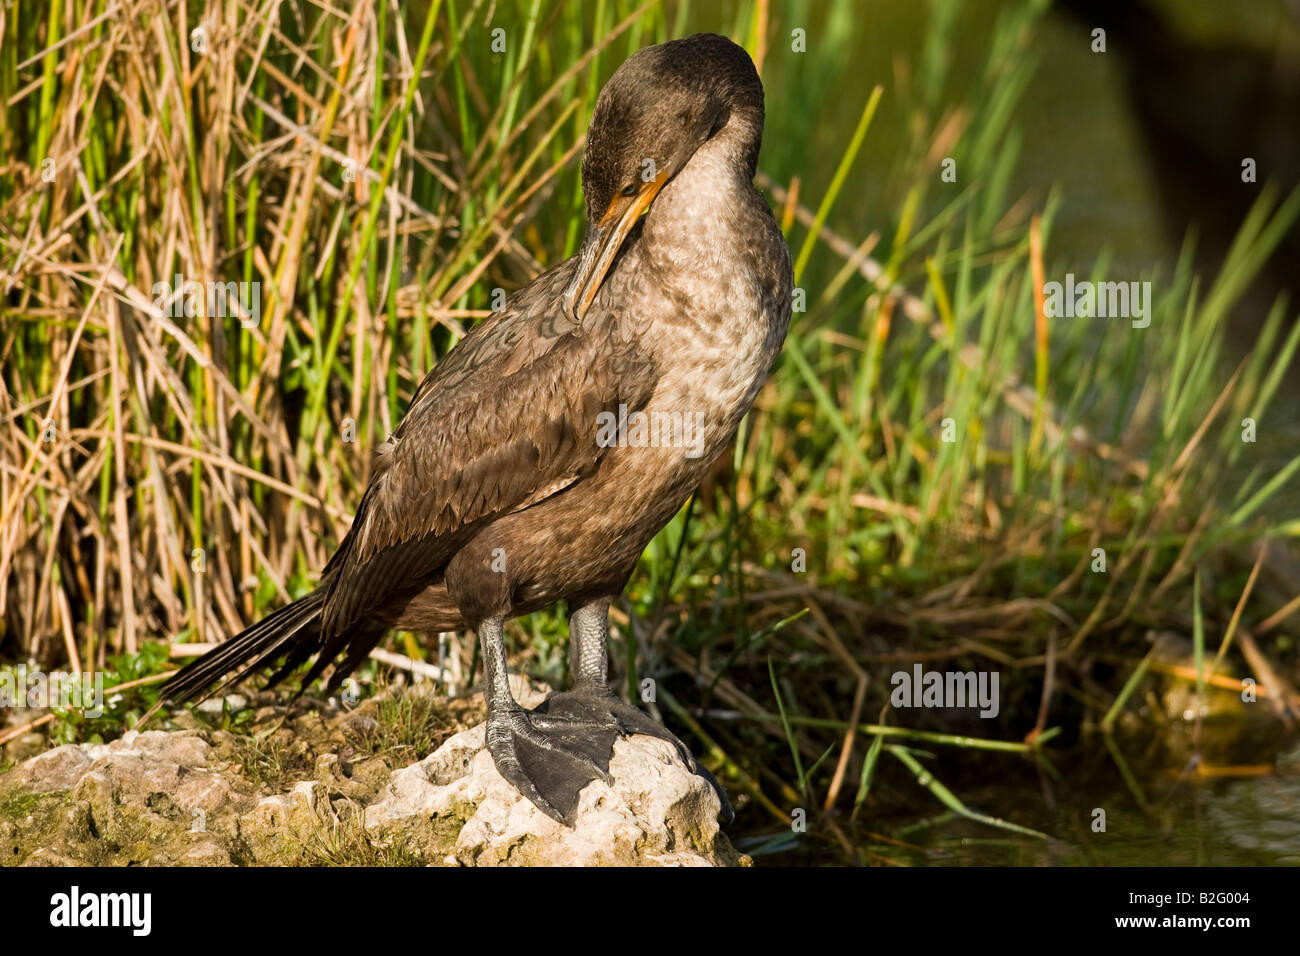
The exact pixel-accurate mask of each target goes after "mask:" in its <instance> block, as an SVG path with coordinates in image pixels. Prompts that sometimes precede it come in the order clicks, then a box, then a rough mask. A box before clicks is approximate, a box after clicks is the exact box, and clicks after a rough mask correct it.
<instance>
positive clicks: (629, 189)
mask: <svg viewBox="0 0 1300 956" xmlns="http://www.w3.org/2000/svg"><path fill="white" fill-rule="evenodd" d="M636 193H637V185H636V183H628V184H627V185H626V186H624V187H623V188H622V189H620V190H619V193H618V194H619V195H620V196H629V197H630V196H635V195H636Z"/></svg>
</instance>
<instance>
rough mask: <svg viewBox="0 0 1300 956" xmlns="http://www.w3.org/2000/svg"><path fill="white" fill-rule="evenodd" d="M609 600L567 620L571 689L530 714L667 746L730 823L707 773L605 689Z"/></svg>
mask: <svg viewBox="0 0 1300 956" xmlns="http://www.w3.org/2000/svg"><path fill="white" fill-rule="evenodd" d="M610 600H611V599H610V598H601V599H599V600H596V601H591V602H589V603H587V604H584V605H582V606H581V607H579V608H577V609H576V610H574V612H573V613H572V614H570V615H569V671H570V674H571V676H572V678H573V689H572V690H569V691H566V692H563V693H558V694H552V695H551V696H550V697H548V698H547V699H546V700H545V701H543V702H542V704H541V705H540V706H538V708H537V709H536V710H535V711H533V712H532V713H534V714H546V715H548V716H552V717H563V718H566V719H569V720H574V721H579V722H584V721H585V722H589V723H592V724H596V725H603V726H613V727H615V728H616V729H617V731H618V732H619V733H621V734H623V735H627V736H631V735H632V734H645V735H647V736H649V737H658V738H659V739H660V740H666V741H668V742H669V743H670V744H672V745H673V746H674V747H676V748H677V752H678V754H680V755H681V758H682V762H683V763H685V764H686V766H687V768H688V769H689V770H690V771H691V772H692V773H695V774H699V775H700V776H702V777H704V778H705V779H706V780H708V782H709V783H710V784H711V785H712V786H713V789H714V790H715V791H716V792H717V794H718V800H719V801H720V802H721V804H722V816H723V819H725V820H726V821H727V822H731V820H732V819H733V818H734V816H735V814H734V812H733V811H732V809H731V803H730V802H729V801H728V800H727V794H726V792H725V791H724V790H723V789H722V787H721V785H720V784H719V783H718V781H717V780H715V779H714V777H713V775H712V774H711V773H709V772H708V771H707V770H705V769H704V768H703V767H700V766H699V765H698V764H696V762H695V758H694V757H693V756H692V755H691V751H690V749H689V748H688V747H687V746H686V745H685V744H684V743H682V742H681V741H680V740H678V739H677V736H676V735H675V734H674V733H673V732H672V731H670V730H669V729H668V728H667V727H665V726H664V725H663V724H661V723H659V722H658V721H656V720H654V719H653V718H652V717H650V715H649V714H647V713H645V712H644V711H642V710H641V709H640V708H638V707H633V706H630V705H628V704H625V703H623V701H621V700H619V698H618V696H617V695H616V694H615V693H614V691H613V690H612V689H611V688H610V686H609V683H608V680H607V677H606V667H607V663H608V651H607V648H606V645H607V642H608V637H609V605H610ZM612 750H613V740H610V750H609V751H606V752H605V753H604V754H603V757H604V759H603V761H602V762H601V766H602V768H603V769H604V770H606V771H608V769H609V756H610V753H611V752H612Z"/></svg>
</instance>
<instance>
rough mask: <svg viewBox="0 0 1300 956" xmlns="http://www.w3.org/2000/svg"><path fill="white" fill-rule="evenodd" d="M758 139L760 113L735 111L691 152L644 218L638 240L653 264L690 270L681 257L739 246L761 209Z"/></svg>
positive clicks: (759, 133) (760, 128)
mask: <svg viewBox="0 0 1300 956" xmlns="http://www.w3.org/2000/svg"><path fill="white" fill-rule="evenodd" d="M762 135H763V120H762V115H761V113H760V114H759V115H758V116H754V115H752V114H751V113H750V112H742V111H735V112H733V113H732V115H731V118H730V119H729V120H728V121H727V124H726V125H725V126H723V128H722V129H721V130H719V131H718V132H717V133H716V134H715V135H714V136H713V137H711V138H710V139H709V140H708V141H706V142H705V143H704V144H703V145H702V146H700V148H699V149H697V150H696V151H695V154H694V155H693V156H692V157H691V158H690V160H688V161H687V163H686V165H685V166H683V167H682V169H681V171H680V172H678V174H677V175H676V176H674V177H673V178H672V180H671V181H670V182H669V183H668V185H666V186H665V187H664V188H663V191H662V192H661V193H660V194H659V196H658V198H656V199H655V202H654V205H653V206H651V207H650V212H649V214H648V215H647V216H646V218H645V223H644V226H643V231H642V236H641V238H642V243H644V244H645V246H647V247H648V248H647V249H646V251H647V252H649V253H650V254H651V256H652V258H653V259H657V260H662V259H663V258H665V257H669V258H671V259H674V260H677V261H678V264H680V265H681V266H683V267H684V268H686V269H690V268H692V265H691V262H690V261H689V260H683V253H690V254H691V256H692V258H696V257H698V256H699V255H700V254H701V253H704V254H706V255H707V254H708V253H709V251H712V252H714V253H715V254H716V253H718V252H720V251H721V250H722V249H723V248H726V247H727V246H728V245H729V244H728V241H727V240H728V239H729V238H734V239H735V240H736V241H737V242H742V243H743V240H744V234H745V232H746V229H747V227H748V226H750V217H751V216H752V215H755V214H758V212H759V211H760V210H761V211H766V208H767V207H766V204H765V203H764V202H763V199H762V196H760V195H759V193H758V190H757V189H755V188H754V183H753V179H754V172H755V169H756V167H757V160H758V146H759V143H760V141H761V139H762ZM696 262H697V263H698V258H696ZM659 264H660V265H661V266H663V265H668V264H669V263H664V262H662V261H661V262H660V263H659Z"/></svg>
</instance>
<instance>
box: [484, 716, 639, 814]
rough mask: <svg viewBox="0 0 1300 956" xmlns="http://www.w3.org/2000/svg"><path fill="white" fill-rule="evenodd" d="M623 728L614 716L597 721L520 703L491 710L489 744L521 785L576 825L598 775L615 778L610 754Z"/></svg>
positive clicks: (499, 766) (499, 764)
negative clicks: (528, 708)
mask: <svg viewBox="0 0 1300 956" xmlns="http://www.w3.org/2000/svg"><path fill="white" fill-rule="evenodd" d="M619 733H620V728H619V726H618V724H617V723H616V722H615V721H614V720H613V719H612V718H610V717H609V716H608V715H606V716H605V717H604V718H603V719H594V720H592V719H584V718H575V717H571V716H568V715H552V714H546V713H543V712H540V710H539V711H526V710H523V709H522V708H520V707H518V706H515V707H509V708H502V709H501V710H500V711H498V712H495V713H491V714H489V715H488V722H487V746H488V750H489V751H491V753H492V759H493V761H495V763H496V766H497V770H498V771H500V773H501V776H503V777H505V779H506V780H507V781H508V782H509V783H510V784H511V785H512V786H513V787H514V788H515V789H516V790H518V791H519V792H520V793H522V794H523V795H524V796H525V797H527V798H528V799H529V800H531V801H532V802H533V803H534V804H535V805H536V806H537V808H538V809H539V810H541V811H542V812H543V813H545V814H546V815H547V816H549V817H551V818H552V819H554V820H557V821H558V822H560V823H563V824H565V825H566V826H573V823H574V818H575V816H576V813H577V809H578V797H579V795H580V794H581V793H582V790H583V788H584V787H586V786H587V784H589V783H591V781H593V780H597V779H599V780H603V781H604V782H605V783H610V782H611V779H610V776H609V758H610V754H611V753H612V752H613V749H614V741H615V739H617V737H618V736H619Z"/></svg>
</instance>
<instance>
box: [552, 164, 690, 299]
mask: <svg viewBox="0 0 1300 956" xmlns="http://www.w3.org/2000/svg"><path fill="white" fill-rule="evenodd" d="M666 182H668V172H667V171H666V170H665V171H662V172H660V173H659V174H658V175H657V176H655V178H654V179H652V180H650V181H649V182H648V183H645V184H643V185H642V186H641V188H640V189H639V190H637V192H636V193H635V194H633V195H631V196H615V197H614V199H613V201H612V202H611V203H610V204H609V208H608V209H607V210H605V215H604V216H602V217H601V219H600V222H598V223H597V224H596V226H595V228H593V229H591V230H589V231H588V233H587V238H586V239H585V240H583V243H582V250H581V251H580V252H579V253H578V267H577V269H575V270H574V273H573V278H572V279H570V280H569V284H568V286H567V287H565V290H564V295H563V297H562V298H561V299H560V305H561V308H563V309H564V314H565V315H566V316H567V317H568V318H569V321H571V322H573V323H574V324H575V325H576V324H581V322H582V320H583V319H584V318H585V317H586V315H587V310H588V309H589V308H591V303H592V302H593V301H594V300H595V298H596V293H597V292H599V291H600V285H601V283H602V282H604V281H605V276H606V274H608V272H609V267H610V266H612V265H613V264H614V257H615V256H617V255H618V250H619V249H621V248H622V247H623V240H624V239H626V238H627V234H628V233H629V232H631V231H632V227H633V226H635V225H636V221H637V220H638V219H639V218H640V217H641V213H643V212H645V211H646V210H647V209H649V208H650V204H651V203H652V202H654V198H655V197H656V196H658V195H659V190H661V189H663V188H664V183H666Z"/></svg>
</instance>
